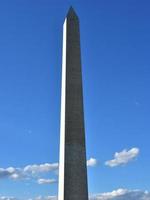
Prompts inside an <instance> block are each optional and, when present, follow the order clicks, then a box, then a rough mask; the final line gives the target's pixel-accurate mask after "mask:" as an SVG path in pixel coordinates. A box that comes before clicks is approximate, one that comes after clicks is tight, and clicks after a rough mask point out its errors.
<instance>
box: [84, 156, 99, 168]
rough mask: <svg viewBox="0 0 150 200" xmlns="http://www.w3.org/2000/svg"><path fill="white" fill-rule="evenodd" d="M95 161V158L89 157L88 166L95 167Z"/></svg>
mask: <svg viewBox="0 0 150 200" xmlns="http://www.w3.org/2000/svg"><path fill="white" fill-rule="evenodd" d="M97 163H98V161H97V160H96V159H95V158H90V159H89V160H87V166H88V167H95V166H96V165H97Z"/></svg>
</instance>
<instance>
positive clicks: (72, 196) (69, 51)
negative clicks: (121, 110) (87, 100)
mask: <svg viewBox="0 0 150 200" xmlns="http://www.w3.org/2000/svg"><path fill="white" fill-rule="evenodd" d="M58 190H59V191H58V200H88V187H87V167H86V147H85V130H84V112H83V91H82V72H81V53H80V30H79V19H78V16H77V15H76V13H75V11H74V9H73V8H72V7H71V8H70V10H69V12H68V14H67V17H66V19H65V22H64V26H63V56H62V89H61V123H60V161H59V188H58Z"/></svg>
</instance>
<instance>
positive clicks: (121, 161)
mask: <svg viewBox="0 0 150 200" xmlns="http://www.w3.org/2000/svg"><path fill="white" fill-rule="evenodd" d="M139 152H140V150H139V149H138V148H132V149H130V150H126V149H124V150H123V151H121V152H116V153H115V154H114V159H112V160H108V161H106V162H105V165H107V166H109V167H116V166H119V165H125V164H127V163H128V162H130V161H132V160H134V159H135V158H136V157H137V156H138V154H139Z"/></svg>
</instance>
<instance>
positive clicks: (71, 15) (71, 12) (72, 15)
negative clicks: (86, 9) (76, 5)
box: [67, 6, 78, 19]
mask: <svg viewBox="0 0 150 200" xmlns="http://www.w3.org/2000/svg"><path fill="white" fill-rule="evenodd" d="M67 18H70V19H76V18H78V16H77V14H76V12H75V10H74V9H73V7H72V6H71V7H70V9H69V11H68V14H67Z"/></svg>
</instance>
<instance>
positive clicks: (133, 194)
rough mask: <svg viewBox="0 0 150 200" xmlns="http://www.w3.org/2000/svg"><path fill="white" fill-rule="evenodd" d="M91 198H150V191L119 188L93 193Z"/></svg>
mask: <svg viewBox="0 0 150 200" xmlns="http://www.w3.org/2000/svg"><path fill="white" fill-rule="evenodd" d="M90 200H150V193H149V192H147V191H141V190H127V189H117V190H114V191H112V192H106V193H100V194H96V195H92V196H91V197H90Z"/></svg>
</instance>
